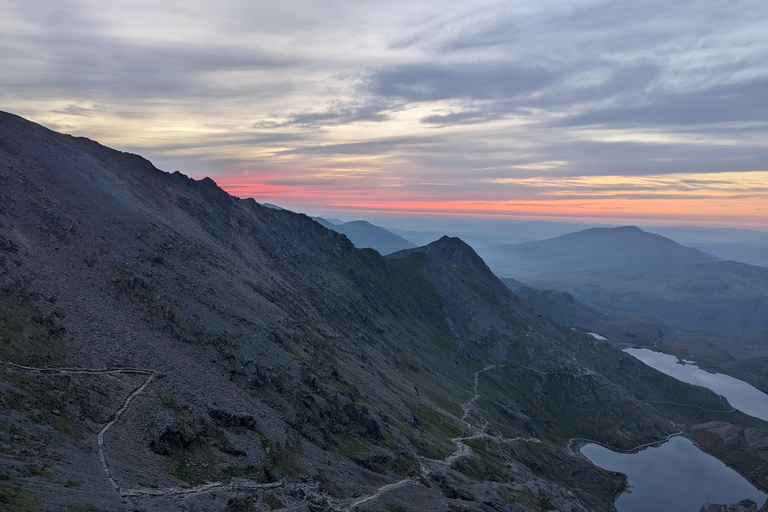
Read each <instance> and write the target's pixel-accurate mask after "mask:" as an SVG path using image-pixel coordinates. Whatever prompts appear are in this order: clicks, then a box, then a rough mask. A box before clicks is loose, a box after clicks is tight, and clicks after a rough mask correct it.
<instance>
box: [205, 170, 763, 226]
mask: <svg viewBox="0 0 768 512" xmlns="http://www.w3.org/2000/svg"><path fill="white" fill-rule="evenodd" d="M233 178H234V179H232V181H228V180H226V179H221V178H220V183H219V185H220V186H221V187H222V188H223V189H225V190H226V191H227V192H229V193H230V194H232V195H235V196H238V197H252V198H254V199H255V200H256V201H258V202H268V203H270V202H273V203H277V204H278V205H280V206H284V207H286V208H289V209H297V210H299V211H302V210H306V211H312V212H325V211H327V212H338V213H342V212H348V213H356V214H365V213H370V214H393V215H428V216H453V217H460V216H472V217H489V218H503V217H507V218H539V219H551V220H555V219H556V220H567V219H574V220H581V221H584V220H589V221H597V222H606V221H618V222H647V221H653V222H659V223H664V224H667V223H683V224H691V225H711V226H725V227H727V226H734V227H751V228H755V229H761V230H768V203H766V201H765V198H764V197H762V196H759V195H758V196H756V197H742V198H740V199H734V197H733V196H732V195H728V194H720V193H712V194H710V196H709V197H706V198H702V197H701V195H700V194H691V195H688V194H684V193H683V194H674V193H672V192H669V191H663V190H659V191H657V193H656V194H651V193H650V192H648V191H628V190H624V191H614V192H613V193H609V192H606V191H592V192H590V193H584V192H583V191H579V190H574V191H573V192H572V193H571V194H566V193H562V192H555V193H551V192H549V193H544V194H540V195H539V196H536V197H534V198H526V199H522V200H500V199H488V200H477V199H467V200H456V199H450V198H434V199H427V198H424V197H423V196H419V195H417V194H415V193H414V192H413V191H408V190H407V189H406V190H403V189H400V188H397V189H393V188H385V189H382V188H379V189H376V188H373V189H364V188H362V187H351V186H346V187H333V186H330V185H327V184H315V185H306V184H296V185H291V184H279V185H276V184H273V183H268V181H269V178H267V179H264V177H263V176H262V177H259V178H258V179H254V177H249V178H246V179H243V177H242V176H240V177H239V178H240V179H237V178H238V177H233ZM262 179H264V181H262ZM561 196H563V197H561ZM564 196H570V197H564Z"/></svg>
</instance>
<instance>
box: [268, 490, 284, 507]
mask: <svg viewBox="0 0 768 512" xmlns="http://www.w3.org/2000/svg"><path fill="white" fill-rule="evenodd" d="M263 499H264V503H266V504H267V506H268V507H269V508H270V509H272V510H278V509H281V508H283V507H284V506H285V505H283V502H282V501H280V500H279V499H278V497H277V496H275V495H274V494H272V493H269V494H265V495H264V498H263Z"/></svg>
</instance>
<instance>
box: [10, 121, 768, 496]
mask: <svg viewBox="0 0 768 512" xmlns="http://www.w3.org/2000/svg"><path fill="white" fill-rule="evenodd" d="M0 236H1V237H2V238H0V256H1V257H2V258H0V359H1V360H2V372H0V389H2V391H3V392H2V395H1V396H0V410H1V411H2V414H3V416H2V418H0V505H1V506H2V507H4V509H8V510H68V509H70V508H74V507H81V508H84V509H86V510H88V509H97V510H101V509H108V510H115V509H120V508H123V509H134V508H135V509H146V510H160V511H163V510H179V507H182V508H186V509H188V510H193V509H198V510H213V511H216V510H267V509H270V510H271V509H288V510H402V509H407V510H456V509H458V510H461V509H468V510H489V509H495V510H516V511H520V510H525V511H527V510H551V509H557V510H573V511H583V510H606V511H607V510H612V503H613V499H614V497H615V493H616V492H617V489H621V488H622V484H623V478H622V477H621V476H620V475H616V474H608V473H606V472H604V471H602V470H599V469H597V468H595V467H594V466H592V465H591V464H590V463H589V462H588V461H586V459H584V458H583V457H581V456H580V455H578V454H574V453H572V452H571V451H570V450H569V449H568V448H567V447H568V446H570V443H569V441H570V440H571V438H588V439H593V440H597V441H600V442H603V443H606V444H609V445H613V446H616V447H618V448H622V449H631V448H633V447H635V446H637V445H640V444H643V443H647V442H651V441H655V440H658V439H661V438H664V437H666V436H667V435H668V434H670V433H672V432H675V431H677V430H678V429H680V428H683V427H684V426H685V425H688V426H693V425H695V424H697V423H703V422H711V421H715V420H719V421H730V422H734V424H735V425H736V426H737V427H738V428H742V429H747V428H751V429H756V430H755V431H752V430H750V436H751V437H750V439H758V440H759V439H762V437H761V436H762V434H761V431H762V429H763V425H762V424H759V423H754V422H753V423H749V422H747V421H746V420H744V421H741V420H740V419H739V418H735V419H733V418H730V417H729V418H726V419H723V418H722V417H721V416H720V415H718V414H716V413H710V412H707V411H718V410H722V409H723V408H724V406H723V403H722V402H723V401H722V399H720V398H718V397H716V396H715V395H713V394H712V393H709V392H706V391H705V390H702V389H701V388H692V387H690V386H686V385H682V384H680V383H678V382H677V381H674V379H671V378H668V377H665V376H663V375H660V374H658V373H657V372H655V371H653V370H651V369H649V368H648V367H645V366H644V365H643V364H642V363H639V362H638V361H636V360H635V359H633V358H632V357H630V356H627V355H626V354H623V353H621V352H619V351H617V350H615V349H614V348H612V347H610V346H609V345H607V344H604V343H600V342H597V341H596V340H594V339H592V338H590V337H587V336H586V335H583V334H580V333H576V332H573V331H570V330H568V329H564V328H561V327H560V326H558V325H555V324H553V323H552V322H550V321H548V320H547V319H546V318H544V317H542V316H541V315H539V314H537V313H536V312H535V311H533V310H532V309H531V308H530V307H529V306H527V305H526V304H525V303H523V302H522V301H520V300H519V298H518V297H517V296H516V295H514V294H513V293H512V292H511V291H509V290H508V289H507V288H505V287H504V286H503V285H502V284H501V283H500V282H499V280H498V279H496V277H495V276H493V274H491V273H490V271H488V269H487V267H486V266H485V264H484V263H483V262H482V260H481V259H480V258H479V257H478V256H477V255H476V254H474V252H473V251H471V249H469V248H468V246H466V244H463V242H461V241H460V240H457V239H441V240H439V241H437V242H435V243H434V244H430V245H429V246H427V247H426V248H425V249H424V250H421V251H416V252H418V254H411V255H410V256H408V257H404V258H399V259H396V258H384V257H382V256H380V255H379V254H378V253H376V252H375V251H372V250H359V249H355V248H354V247H353V245H352V244H351V243H350V242H349V240H348V239H347V238H345V237H344V236H342V235H339V234H337V233H335V232H333V231H330V230H328V229H325V228H324V227H322V226H321V225H319V224H318V223H316V222H314V221H313V220H312V219H310V218H308V217H306V216H303V215H297V214H294V213H291V212H289V211H284V210H275V209H271V208H265V207H262V206H261V205H259V204H257V203H256V202H255V201H253V200H251V199H245V200H244V199H238V198H235V197H232V196H230V195H228V194H227V193H226V192H224V191H223V190H221V189H220V188H219V187H217V186H216V184H215V183H214V182H213V181H212V180H210V179H207V178H206V179H203V180H199V181H197V180H193V179H190V178H188V177H186V176H184V175H182V174H180V173H178V172H177V173H173V174H168V173H164V172H162V171H160V170H158V169H156V168H155V167H154V166H152V164H151V163H150V162H148V161H147V160H145V159H143V158H141V157H139V156H136V155H131V154H127V153H121V152H119V151H115V150H112V149H109V148H106V147H104V146H101V145H99V144H98V143H96V142H93V141H90V140H87V139H82V138H75V137H71V136H67V135H62V134H58V133H55V132H52V131H50V130H47V129H45V128H43V127H40V126H38V125H35V124H33V123H30V122H28V121H25V120H23V119H21V118H18V117H16V116H12V115H10V114H0ZM662 400H665V401H667V402H676V403H682V404H692V405H694V406H695V407H693V408H691V407H690V406H686V407H684V408H682V409H675V408H670V407H669V406H668V405H666V406H660V405H658V403H659V401H662ZM665 403H666V402H665ZM654 404H656V405H654ZM692 410H693V411H694V412H693V413H691V411H692ZM717 439H719V438H716V437H713V443H715V445H717ZM760 476H761V475H757V477H756V478H758V477H760Z"/></svg>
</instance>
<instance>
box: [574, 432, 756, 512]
mask: <svg viewBox="0 0 768 512" xmlns="http://www.w3.org/2000/svg"><path fill="white" fill-rule="evenodd" d="M581 453H583V454H584V455H585V456H586V457H587V458H588V459H589V460H591V461H592V463H594V464H596V465H598V466H600V467H602V468H605V469H608V470H610V471H618V472H620V473H624V474H626V475H627V480H628V482H629V485H630V491H631V492H624V493H623V494H622V495H621V496H619V498H618V499H617V500H616V509H617V510H618V511H619V512H656V511H658V512H664V511H670V512H671V511H674V512H699V509H701V506H702V505H704V504H705V503H737V502H739V501H741V500H743V499H746V498H749V499H751V500H753V501H754V502H755V503H757V505H758V507H759V506H760V505H762V504H763V503H764V502H765V500H766V495H765V494H764V493H762V492H760V491H758V490H757V489H756V488H755V487H754V486H753V485H752V484H750V483H749V482H747V481H746V480H745V479H744V478H743V477H742V476H741V475H739V474H738V473H737V472H735V471H734V470H732V469H730V468H729V467H727V466H726V465H725V464H723V463H722V462H720V461H719V460H717V459H716V458H714V457H712V456H711V455H708V454H706V453H704V452H702V451H701V450H699V449H698V448H696V446H694V444H693V443H692V442H691V441H689V440H688V439H685V438H684V437H680V436H678V437H673V438H672V439H670V440H669V441H667V442H666V443H664V444H663V445H661V446H659V447H655V448H646V449H644V450H642V451H639V452H637V453H631V454H628V453H616V452H613V451H611V450H609V449H607V448H604V447H602V446H599V445H596V444H588V445H585V446H583V447H582V448H581Z"/></svg>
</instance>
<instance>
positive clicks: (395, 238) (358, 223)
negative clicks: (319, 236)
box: [314, 217, 414, 254]
mask: <svg viewBox="0 0 768 512" xmlns="http://www.w3.org/2000/svg"><path fill="white" fill-rule="evenodd" d="M314 220H315V221H317V222H319V223H320V224H321V225H323V226H324V227H326V228H328V229H331V230H333V231H336V232H337V233H341V234H342V235H345V236H346V237H347V238H349V241H350V242H352V243H353V244H354V245H355V247H357V248H359V249H366V248H368V249H374V250H376V251H378V252H379V253H380V254H390V253H393V252H396V251H399V250H401V249H407V248H410V247H414V244H413V243H411V242H409V241H408V240H406V239H404V238H402V237H401V236H399V235H396V234H394V233H392V232H391V231H387V230H386V229H384V228H381V227H379V226H374V225H373V224H371V223H370V222H367V221H364V220H353V221H352V222H331V221H329V220H326V219H323V218H322V217H314ZM334 220H335V219H334Z"/></svg>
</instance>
